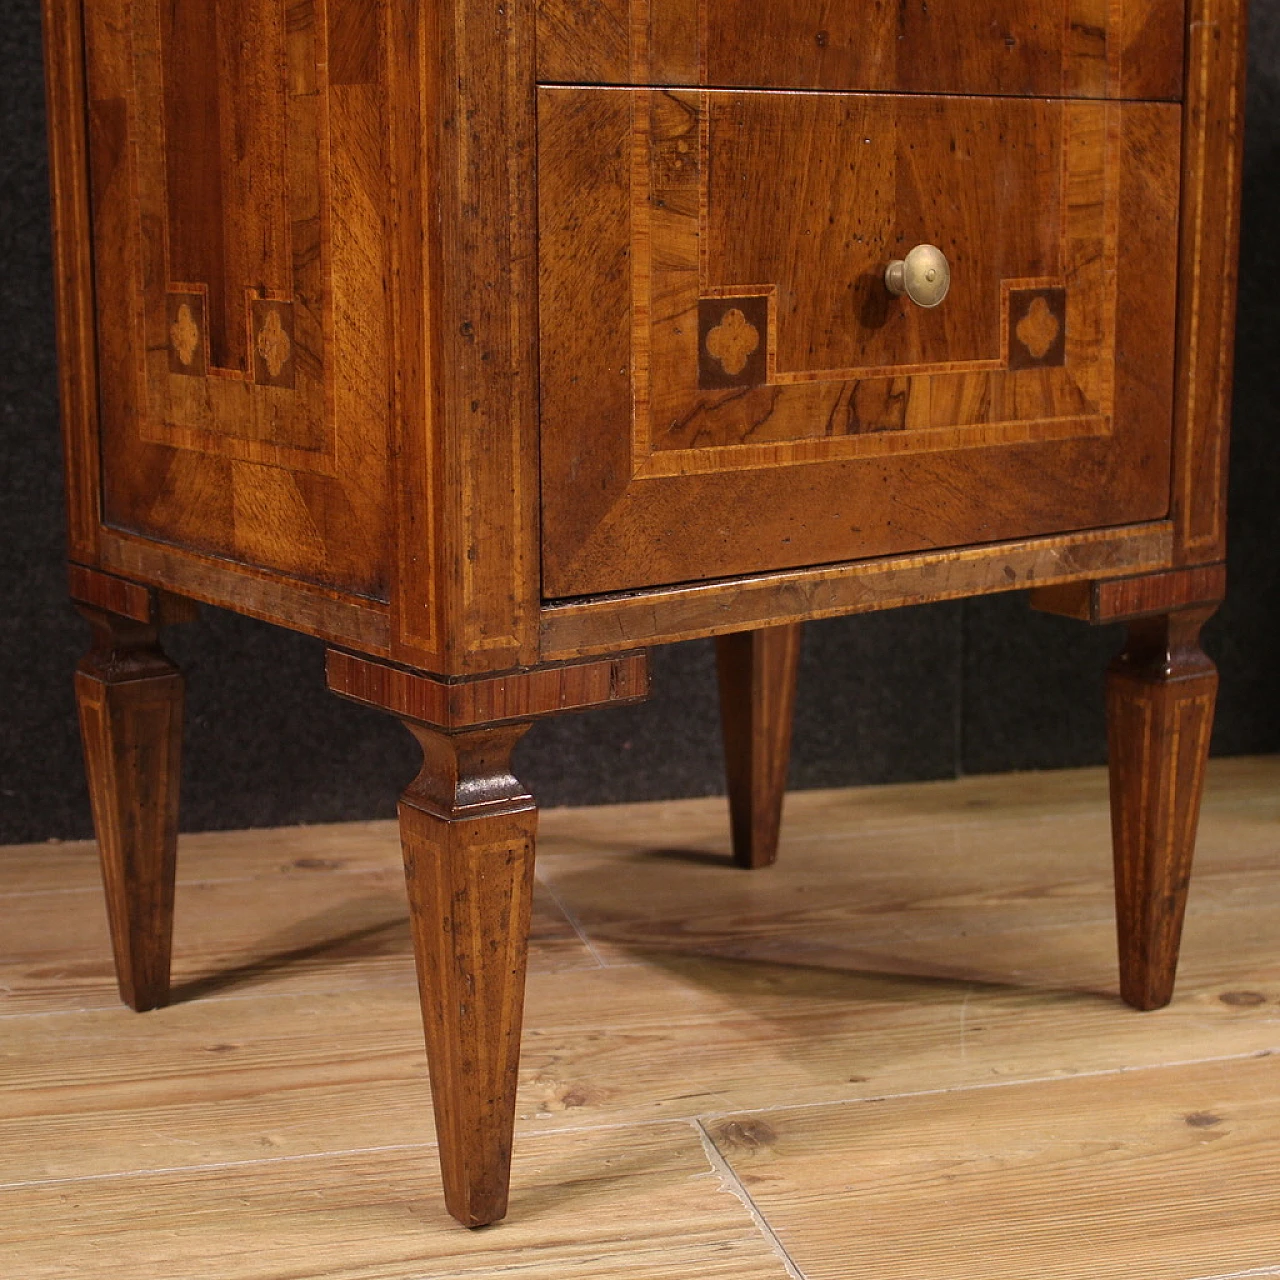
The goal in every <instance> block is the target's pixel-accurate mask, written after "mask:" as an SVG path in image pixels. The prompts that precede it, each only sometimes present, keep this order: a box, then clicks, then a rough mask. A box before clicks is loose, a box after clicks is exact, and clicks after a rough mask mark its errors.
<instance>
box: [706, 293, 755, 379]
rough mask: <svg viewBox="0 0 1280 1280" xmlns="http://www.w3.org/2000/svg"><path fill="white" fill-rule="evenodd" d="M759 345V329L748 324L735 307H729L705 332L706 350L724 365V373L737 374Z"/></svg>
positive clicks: (745, 365)
mask: <svg viewBox="0 0 1280 1280" xmlns="http://www.w3.org/2000/svg"><path fill="white" fill-rule="evenodd" d="M759 345H760V330H759V329H757V328H756V327H755V325H753V324H748V323H747V320H746V317H745V316H744V315H743V314H742V312H741V311H739V310H738V308H737V307H730V308H729V310H728V311H726V312H725V314H724V319H723V320H721V321H720V323H719V324H718V325H716V327H715V328H714V329H712V330H711V332H710V333H709V334H707V350H708V351H709V352H710V353H711V354H712V355H713V356H714V357H715V358H716V359H717V360H719V361H720V363H721V365H723V366H724V371H725V373H727V374H729V375H730V376H734V375H737V374H739V373H741V372H742V371H743V369H745V368H746V367H747V360H748V358H749V357H750V355H751V353H752V352H753V351H754V350H755V349H756V348H757V347H758V346H759Z"/></svg>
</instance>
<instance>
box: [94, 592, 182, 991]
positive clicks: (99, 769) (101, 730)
mask: <svg viewBox="0 0 1280 1280" xmlns="http://www.w3.org/2000/svg"><path fill="white" fill-rule="evenodd" d="M80 611H81V613H82V614H83V615H84V616H85V617H86V618H87V619H88V621H89V623H90V625H91V626H92V627H93V633H94V640H93V647H92V649H91V650H90V651H89V653H88V654H87V655H86V656H85V658H84V659H83V660H82V661H81V663H80V665H79V667H78V668H77V670H76V677H75V688H76V701H77V704H78V706H79V711H80V731H81V737H82V739H83V743H84V756H85V767H86V772H87V774H88V780H89V795H90V799H91V802H92V805H93V821H94V827H95V830H96V832H97V836H98V852H99V856H100V859H101V863H102V880H103V885H104V887H105V889H106V898H107V915H108V919H109V921H110V925H111V945H112V949H113V951H114V953H115V965H116V980H117V983H118V984H119V987H120V997H121V999H122V1000H123V1001H124V1002H125V1004H127V1005H129V1006H130V1008H133V1009H136V1010H138V1011H139V1012H142V1011H144V1010H147V1009H155V1008H158V1007H160V1006H161V1005H164V1004H165V1003H167V1001H168V998H169V960H170V952H171V950H172V941H173V892H174V876H175V871H176V865H177V848H178V781H179V770H180V762H181V750H182V704H183V680H182V675H181V673H180V672H179V671H178V669H177V667H175V666H174V665H173V663H172V662H170V660H169V659H168V657H167V656H166V655H165V654H164V652H163V651H162V650H161V648H160V645H159V641H158V638H157V627H156V626H155V625H152V624H149V623H143V622H138V621H136V620H133V619H130V618H126V617H122V616H120V615H117V614H112V613H108V612H105V611H102V610H99V609H94V608H89V607H86V606H81V607H80Z"/></svg>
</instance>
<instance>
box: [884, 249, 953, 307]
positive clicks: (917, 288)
mask: <svg viewBox="0 0 1280 1280" xmlns="http://www.w3.org/2000/svg"><path fill="white" fill-rule="evenodd" d="M884 283H885V288H887V289H888V290H889V292H890V293H891V294H893V296H894V297H895V298H900V297H902V295H903V294H904V293H905V294H906V295H907V297H908V298H910V299H911V301H912V302H914V303H915V304H916V306H918V307H936V306H937V305H938V303H940V302H941V301H942V300H943V298H945V297H946V296H947V290H948V289H949V288H951V267H950V266H949V265H948V263H947V259H946V257H945V255H944V254H943V252H942V250H941V249H939V248H937V247H936V246H934V245H931V244H918V245H916V247H915V248H914V249H912V250H911V252H910V253H909V254H907V256H906V257H905V258H897V259H895V260H894V261H893V262H891V263H889V265H888V266H887V267H886V268H885V269H884Z"/></svg>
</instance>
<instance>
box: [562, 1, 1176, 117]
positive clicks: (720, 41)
mask: <svg viewBox="0 0 1280 1280" xmlns="http://www.w3.org/2000/svg"><path fill="white" fill-rule="evenodd" d="M1182 16H1183V15H1182V6H1181V4H1179V3H1178V0H988V2H987V3H984V4H980V5H979V4H960V3H955V2H954V0H952V2H950V3H947V2H946V0H934V2H933V3H928V0H914V2H913V3H911V4H898V5H892V4H884V3H878V4H858V5H854V4H849V3H843V2H842V0H776V2H774V3H769V4H761V3H760V2H759V0H539V4H538V78H539V79H540V80H542V81H548V82H555V81H560V82H569V83H589V84H637V85H639V84H661V85H715V86H720V87H725V88H729V87H736V86H742V87H760V88H795V89H864V90H877V91H897V92H904V93H999V94H1011V95H1031V96H1046V97H1058V96H1067V97H1085V98H1176V97H1178V96H1179V93H1180V92H1181V88H1182V50H1183V24H1182Z"/></svg>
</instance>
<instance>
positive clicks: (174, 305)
mask: <svg viewBox="0 0 1280 1280" xmlns="http://www.w3.org/2000/svg"><path fill="white" fill-rule="evenodd" d="M204 315H205V312H204V295H203V294H201V293H171V294H169V295H168V297H167V299H166V300H165V318H166V319H167V320H168V322H169V372H170V373H183V374H187V375H188V376H191V377H197V378H202V377H204V374H205V368H206V363H207V362H206V359H205V348H204V323H205V320H204Z"/></svg>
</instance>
